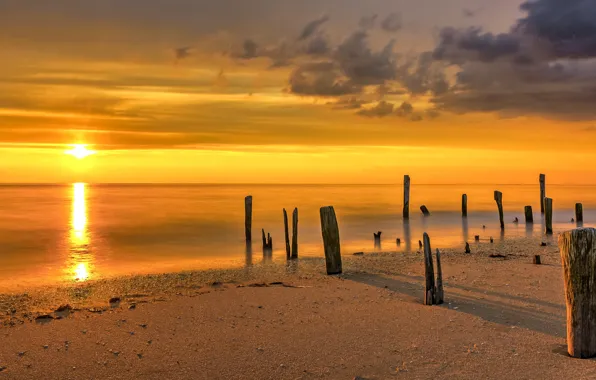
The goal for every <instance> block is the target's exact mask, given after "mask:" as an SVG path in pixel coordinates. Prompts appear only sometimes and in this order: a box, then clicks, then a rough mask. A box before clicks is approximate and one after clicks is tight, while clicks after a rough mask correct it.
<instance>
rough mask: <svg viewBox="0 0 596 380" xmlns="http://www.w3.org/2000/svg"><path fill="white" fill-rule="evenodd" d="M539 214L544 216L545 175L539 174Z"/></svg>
mask: <svg viewBox="0 0 596 380" xmlns="http://www.w3.org/2000/svg"><path fill="white" fill-rule="evenodd" d="M539 180H540V212H541V213H542V214H544V198H546V175H545V174H540V178H539Z"/></svg>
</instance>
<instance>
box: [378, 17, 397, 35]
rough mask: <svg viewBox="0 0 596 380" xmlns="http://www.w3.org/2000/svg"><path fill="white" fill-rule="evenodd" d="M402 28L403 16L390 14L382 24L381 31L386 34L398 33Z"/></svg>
mask: <svg viewBox="0 0 596 380" xmlns="http://www.w3.org/2000/svg"><path fill="white" fill-rule="evenodd" d="M401 28H402V22H401V15H400V14H399V13H390V14H389V15H388V16H387V17H385V19H384V20H383V21H382V22H381V29H383V30H384V31H386V32H392V33H393V32H397V31H398V30H400V29H401Z"/></svg>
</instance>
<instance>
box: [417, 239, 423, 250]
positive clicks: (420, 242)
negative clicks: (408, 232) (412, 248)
mask: <svg viewBox="0 0 596 380" xmlns="http://www.w3.org/2000/svg"><path fill="white" fill-rule="evenodd" d="M418 248H420V249H422V240H418Z"/></svg>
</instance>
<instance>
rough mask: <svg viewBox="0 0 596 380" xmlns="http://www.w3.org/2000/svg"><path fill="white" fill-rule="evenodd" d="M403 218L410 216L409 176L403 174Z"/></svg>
mask: <svg viewBox="0 0 596 380" xmlns="http://www.w3.org/2000/svg"><path fill="white" fill-rule="evenodd" d="M403 216H404V219H409V218H410V176H409V175H405V176H404V211H403Z"/></svg>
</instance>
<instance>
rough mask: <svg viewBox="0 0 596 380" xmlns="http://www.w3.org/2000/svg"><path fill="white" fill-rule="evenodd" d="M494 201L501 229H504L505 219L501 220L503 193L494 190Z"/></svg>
mask: <svg viewBox="0 0 596 380" xmlns="http://www.w3.org/2000/svg"><path fill="white" fill-rule="evenodd" d="M495 202H497V207H498V208H499V221H500V222H501V229H505V221H504V220H503V193H501V192H500V191H497V190H495Z"/></svg>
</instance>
